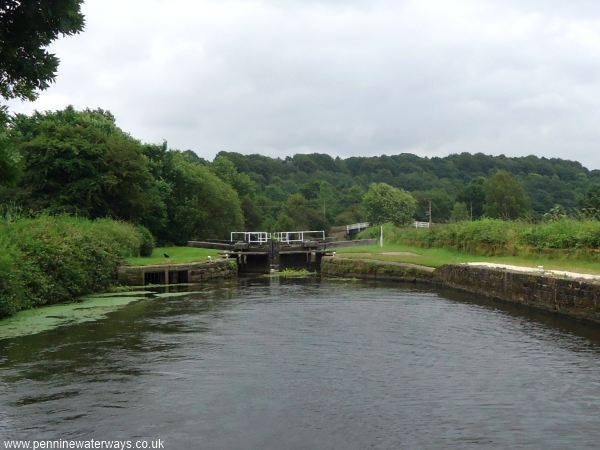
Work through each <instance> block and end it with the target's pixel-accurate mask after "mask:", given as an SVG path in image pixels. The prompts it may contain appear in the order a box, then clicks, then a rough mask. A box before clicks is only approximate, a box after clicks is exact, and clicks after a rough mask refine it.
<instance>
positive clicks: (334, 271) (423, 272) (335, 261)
mask: <svg viewBox="0 0 600 450" xmlns="http://www.w3.org/2000/svg"><path fill="white" fill-rule="evenodd" d="M433 272H434V269H432V268H430V267H424V266H417V265H415V264H403V263H393V262H384V261H374V260H371V261H369V260H363V259H351V258H340V257H338V256H325V257H323V259H322V261H321V274H322V275H326V276H338V277H352V278H360V279H371V280H384V281H406V282H417V281H421V282H428V283H435V282H436V280H435V278H434V275H433Z"/></svg>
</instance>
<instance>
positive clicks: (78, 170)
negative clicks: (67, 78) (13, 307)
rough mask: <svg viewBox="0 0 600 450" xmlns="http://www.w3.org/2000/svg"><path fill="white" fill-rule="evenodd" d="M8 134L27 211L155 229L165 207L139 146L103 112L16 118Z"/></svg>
mask: <svg viewBox="0 0 600 450" xmlns="http://www.w3.org/2000/svg"><path fill="white" fill-rule="evenodd" d="M12 136H13V140H14V142H15V145H16V146H17V148H18V149H19V150H20V152H21V154H22V157H23V160H24V166H25V167H24V169H25V172H24V176H23V179H22V181H21V184H20V197H21V200H22V202H23V203H25V204H27V205H28V206H29V208H31V209H33V210H37V211H42V210H44V211H47V212H50V213H63V212H66V213H72V214H80V215H83V216H85V217H91V218H97V217H112V218H116V219H123V220H129V221H132V222H135V223H142V224H146V225H149V226H151V227H152V228H154V229H156V228H157V227H158V226H157V222H158V223H159V224H160V223H161V222H164V219H165V205H164V202H163V200H162V198H161V196H160V193H159V186H158V184H157V183H156V182H155V180H154V178H153V177H152V175H151V173H150V170H149V165H148V160H147V158H146V157H145V156H144V154H143V151H142V146H141V144H140V143H139V142H138V141H136V140H135V139H133V138H131V137H130V136H128V135H127V134H125V133H124V132H123V131H122V130H121V129H119V128H118V127H117V126H116V125H115V121H114V117H113V116H112V115H111V114H110V113H108V112H106V111H103V110H100V109H98V110H94V111H91V110H85V111H75V110H74V109H73V108H72V107H68V108H66V109H65V110H63V111H56V112H45V113H39V112H36V113H34V114H33V115H32V116H25V115H17V116H16V118H15V120H14V123H13V127H12Z"/></svg>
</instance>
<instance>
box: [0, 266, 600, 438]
mask: <svg viewBox="0 0 600 450" xmlns="http://www.w3.org/2000/svg"><path fill="white" fill-rule="evenodd" d="M190 289H191V290H193V291H195V293H193V294H189V295H185V296H178V297H165V298H157V297H151V298H146V299H144V300H140V301H138V302H135V303H132V304H129V305H127V306H125V307H123V308H121V309H119V310H117V311H115V312H113V313H111V314H109V316H108V317H107V318H106V319H103V320H98V321H96V322H87V323H82V324H78V325H72V326H67V327H62V328H58V329H54V330H49V331H47V332H44V333H40V334H36V335H30V336H23V337H19V338H13V339H5V340H2V341H0V370H1V372H0V389H2V391H3V396H2V397H1V399H0V435H1V436H3V437H4V436H9V437H11V438H18V437H23V438H30V439H33V438H36V439H43V438H54V439H56V438H62V439H74V438H82V439H83V438H90V437H94V438H97V439H102V438H104V439H106V438H115V439H116V438H125V439H131V438H134V437H146V438H162V439H164V440H165V441H166V442H167V445H168V448H192V447H193V448H228V449H236V448H240V449H242V448H344V449H346V448H365V447H370V448H399V447H405V448H462V447H468V446H473V445H477V446H483V447H490V448H509V447H522V448H540V447H542V446H543V447H547V448H565V447H569V448H588V447H592V446H593V445H595V442H596V441H597V439H598V438H600V428H599V427H598V425H599V423H598V422H599V420H598V419H597V417H598V413H599V412H600V411H599V409H600V399H599V397H598V392H599V390H598V388H599V387H600V386H599V384H600V377H599V376H598V373H599V372H598V369H600V362H599V360H598V349H599V348H600V347H599V344H600V333H599V332H598V330H597V329H596V328H594V327H592V326H589V325H585V324H580V323H577V322H574V321H571V320H567V319H562V318H560V317H557V316H553V315H549V314H546V313H539V312H535V311H532V310H530V309H527V308H524V307H518V306H514V305H510V304H506V303H497V302H492V301H487V300H482V299H478V298H476V297H473V296H470V295H464V294H460V293H457V292H455V291H451V290H438V289H428V288H423V287H420V286H419V287H415V286H408V287H407V286H400V285H381V284H374V283H363V282H357V281H336V280H325V281H319V280H318V279H313V278H310V279H284V278H279V279H278V278H268V277H262V278H249V279H242V280H239V282H236V283H224V284H220V285H209V286H205V287H203V288H198V287H197V286H196V287H190Z"/></svg>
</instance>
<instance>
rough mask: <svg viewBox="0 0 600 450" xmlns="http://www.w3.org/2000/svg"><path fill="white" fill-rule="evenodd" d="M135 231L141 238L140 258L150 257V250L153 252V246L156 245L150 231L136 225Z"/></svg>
mask: <svg viewBox="0 0 600 450" xmlns="http://www.w3.org/2000/svg"><path fill="white" fill-rule="evenodd" d="M137 230H138V232H139V233H140V236H141V238H142V244H141V245H140V256H152V250H154V246H155V245H156V242H155V241H154V236H152V233H150V230H149V229H148V228H146V227H145V226H143V225H138V227H137Z"/></svg>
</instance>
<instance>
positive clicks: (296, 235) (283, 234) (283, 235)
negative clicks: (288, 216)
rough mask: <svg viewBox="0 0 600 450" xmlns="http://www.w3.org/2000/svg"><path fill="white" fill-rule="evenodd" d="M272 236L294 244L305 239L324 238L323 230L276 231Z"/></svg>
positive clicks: (276, 239)
mask: <svg viewBox="0 0 600 450" xmlns="http://www.w3.org/2000/svg"><path fill="white" fill-rule="evenodd" d="M272 238H273V240H274V241H279V242H282V243H284V244H296V243H303V242H304V241H307V240H313V239H325V231H323V230H320V231H278V232H277V233H273V235H272Z"/></svg>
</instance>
